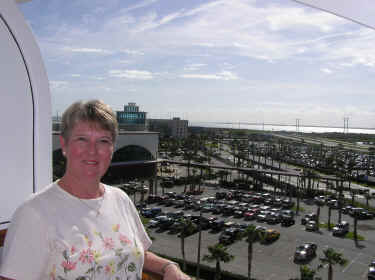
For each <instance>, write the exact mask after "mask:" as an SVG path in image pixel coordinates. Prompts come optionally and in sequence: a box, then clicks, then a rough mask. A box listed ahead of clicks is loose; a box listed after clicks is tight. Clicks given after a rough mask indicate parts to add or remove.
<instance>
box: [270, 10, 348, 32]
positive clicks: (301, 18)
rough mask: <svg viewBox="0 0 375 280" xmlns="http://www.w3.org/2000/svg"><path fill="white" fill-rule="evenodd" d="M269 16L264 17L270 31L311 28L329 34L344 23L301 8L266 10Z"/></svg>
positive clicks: (323, 13) (333, 17)
mask: <svg viewBox="0 0 375 280" xmlns="http://www.w3.org/2000/svg"><path fill="white" fill-rule="evenodd" d="M268 11H269V13H270V15H269V16H266V21H267V22H268V23H269V27H270V29H271V30H274V31H278V30H283V29H299V28H304V27H311V28H315V29H319V30H320V31H322V32H329V31H332V30H333V29H334V28H335V25H336V24H337V23H338V22H340V21H342V22H343V21H344V20H343V19H340V18H338V17H337V16H334V15H332V14H328V13H325V12H307V11H306V9H303V8H281V7H275V8H270V9H268Z"/></svg>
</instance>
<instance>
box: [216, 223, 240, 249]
mask: <svg viewBox="0 0 375 280" xmlns="http://www.w3.org/2000/svg"><path fill="white" fill-rule="evenodd" d="M239 233H240V230H239V228H236V227H230V228H227V229H226V230H224V231H223V232H222V233H221V234H220V236H219V242H220V243H222V244H224V245H228V244H231V243H233V242H235V241H236V240H237V239H238V238H239V237H240V236H239Z"/></svg>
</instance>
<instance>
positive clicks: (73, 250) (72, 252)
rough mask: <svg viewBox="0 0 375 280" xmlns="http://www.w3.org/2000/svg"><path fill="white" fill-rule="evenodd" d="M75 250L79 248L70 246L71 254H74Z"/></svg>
mask: <svg viewBox="0 0 375 280" xmlns="http://www.w3.org/2000/svg"><path fill="white" fill-rule="evenodd" d="M75 252H77V249H76V247H74V245H73V246H72V248H70V254H71V255H74V253H75Z"/></svg>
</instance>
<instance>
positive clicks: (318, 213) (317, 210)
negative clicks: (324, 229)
mask: <svg viewBox="0 0 375 280" xmlns="http://www.w3.org/2000/svg"><path fill="white" fill-rule="evenodd" d="M317 207H318V208H317V209H316V226H317V227H318V231H319V228H320V205H319V204H318V205H317Z"/></svg>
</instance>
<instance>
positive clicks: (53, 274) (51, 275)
mask: <svg viewBox="0 0 375 280" xmlns="http://www.w3.org/2000/svg"><path fill="white" fill-rule="evenodd" d="M49 279H50V280H56V265H55V264H54V265H53V266H52V270H51V272H50V273H49Z"/></svg>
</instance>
